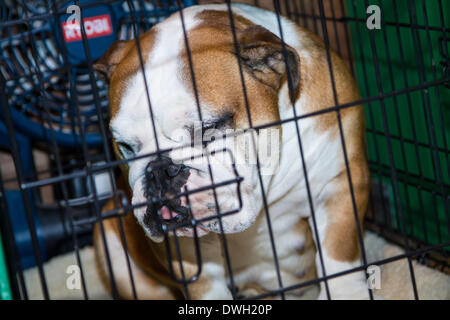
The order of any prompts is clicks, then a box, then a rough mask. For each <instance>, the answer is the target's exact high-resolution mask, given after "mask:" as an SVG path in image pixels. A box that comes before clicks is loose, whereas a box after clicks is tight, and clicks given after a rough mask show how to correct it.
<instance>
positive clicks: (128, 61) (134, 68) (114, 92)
mask: <svg viewBox="0 0 450 320" xmlns="http://www.w3.org/2000/svg"><path fill="white" fill-rule="evenodd" d="M155 37H156V31H155V29H154V28H152V29H150V30H149V31H147V32H145V33H144V34H142V35H141V36H139V44H140V47H141V53H142V59H143V62H144V64H145V63H146V58H147V57H148V56H149V52H150V50H151V49H152V47H153V45H154V42H155ZM123 50H124V51H125V54H123V55H122V59H121V60H120V62H119V63H118V64H117V66H116V67H115V69H114V70H113V72H112V76H111V82H110V84H109V109H110V113H111V119H113V118H114V116H115V115H116V114H117V112H118V111H119V105H120V102H121V99H122V97H123V95H124V92H125V89H126V86H127V83H128V81H129V80H130V78H131V77H132V76H134V75H135V74H136V73H138V72H139V71H140V70H141V64H140V60H139V52H138V48H137V46H136V40H130V41H128V42H127V44H126V48H124V49H123Z"/></svg>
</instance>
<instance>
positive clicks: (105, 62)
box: [94, 40, 128, 82]
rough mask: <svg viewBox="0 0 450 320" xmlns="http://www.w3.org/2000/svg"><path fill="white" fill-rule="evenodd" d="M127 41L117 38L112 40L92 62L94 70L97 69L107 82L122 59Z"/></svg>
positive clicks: (125, 51)
mask: <svg viewBox="0 0 450 320" xmlns="http://www.w3.org/2000/svg"><path fill="white" fill-rule="evenodd" d="M127 43H128V41H124V40H119V41H116V42H114V43H113V44H112V45H111V47H109V49H108V50H107V51H106V52H105V53H104V54H103V56H102V57H101V58H100V59H99V60H98V61H97V62H96V63H95V64H94V70H95V71H97V72H98V73H99V74H100V75H101V76H102V77H103V78H104V79H105V80H106V82H109V80H110V79H111V75H112V73H113V72H114V69H115V68H116V66H117V65H118V64H119V63H120V61H122V59H123V57H125V54H126V53H127V52H128V50H127V48H128V47H127Z"/></svg>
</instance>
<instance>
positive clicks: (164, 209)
mask: <svg viewBox="0 0 450 320" xmlns="http://www.w3.org/2000/svg"><path fill="white" fill-rule="evenodd" d="M177 215H178V213H176V212H175V211H172V214H170V209H169V208H167V207H166V206H163V207H162V208H161V218H162V219H164V220H170V219H172V218H175V217H176V216H177Z"/></svg>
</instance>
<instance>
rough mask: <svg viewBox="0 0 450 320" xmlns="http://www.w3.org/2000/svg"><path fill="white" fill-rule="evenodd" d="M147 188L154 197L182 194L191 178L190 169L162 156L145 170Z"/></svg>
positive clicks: (150, 163) (151, 162)
mask: <svg viewBox="0 0 450 320" xmlns="http://www.w3.org/2000/svg"><path fill="white" fill-rule="evenodd" d="M145 177H146V187H147V191H148V193H149V195H151V196H152V197H166V196H167V195H171V196H175V195H176V194H178V193H180V192H181V191H182V190H181V188H182V187H183V186H184V185H185V184H186V182H187V179H188V177H189V168H188V167H186V166H185V165H184V164H176V163H174V162H173V161H172V159H170V158H168V157H163V156H161V157H160V158H159V159H156V160H154V161H150V162H149V163H148V164H147V168H146V170H145Z"/></svg>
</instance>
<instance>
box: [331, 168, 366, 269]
mask: <svg viewBox="0 0 450 320" xmlns="http://www.w3.org/2000/svg"><path fill="white" fill-rule="evenodd" d="M350 172H351V177H352V184H353V191H354V195H355V202H356V207H357V210H358V218H359V223H360V226H361V232H362V231H363V227H362V221H363V218H364V214H365V213H366V210H367V204H368V199H369V188H370V186H369V181H370V177H369V170H368V167H367V163H366V162H361V161H354V162H353V163H352V164H351V165H350ZM333 184H334V185H335V187H337V188H339V191H336V192H335V194H334V196H332V197H330V198H329V199H328V201H327V202H326V204H325V210H326V211H327V213H328V219H329V222H328V223H327V229H326V236H325V239H324V241H323V245H324V247H325V248H326V249H327V252H328V253H329V255H330V256H331V257H332V258H333V259H335V260H337V261H345V262H353V261H356V260H357V259H359V257H360V254H361V250H360V245H359V239H358V231H357V226H356V219H355V214H354V210H353V204H352V199H351V193H350V188H349V184H348V178H347V172H346V171H345V170H344V171H343V172H342V173H341V174H340V175H339V176H338V177H336V178H335V181H333Z"/></svg>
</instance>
